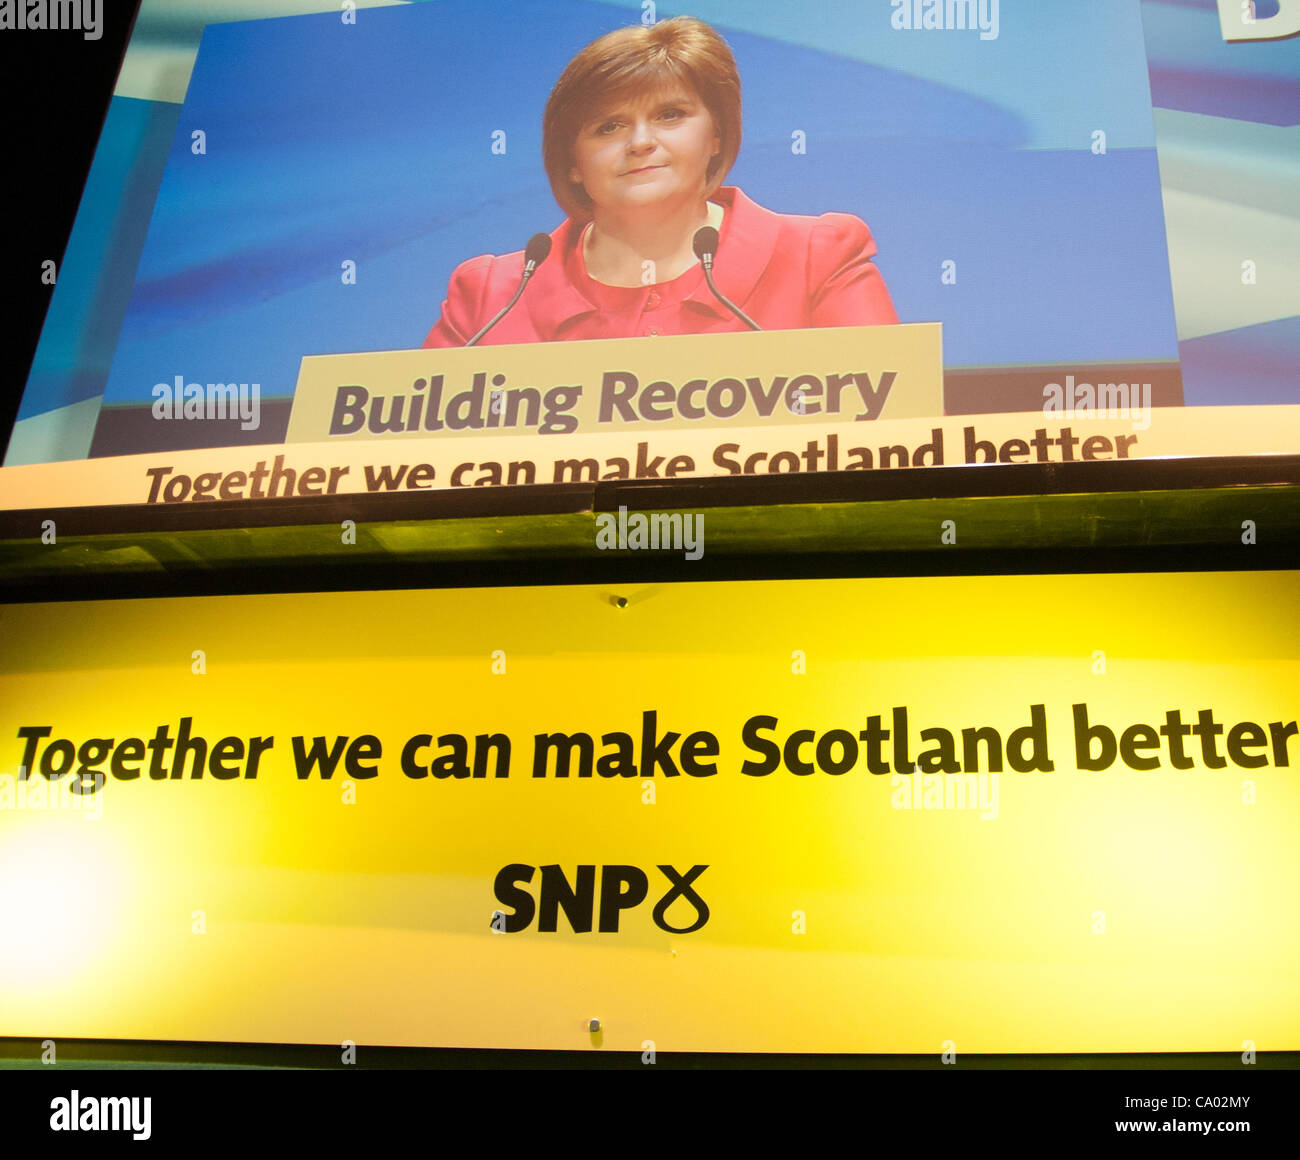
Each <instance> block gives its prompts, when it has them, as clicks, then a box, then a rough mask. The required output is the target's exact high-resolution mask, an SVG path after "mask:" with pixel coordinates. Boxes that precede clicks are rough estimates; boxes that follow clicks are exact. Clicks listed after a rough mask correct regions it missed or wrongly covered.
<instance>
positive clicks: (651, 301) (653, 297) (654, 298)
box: [645, 290, 659, 310]
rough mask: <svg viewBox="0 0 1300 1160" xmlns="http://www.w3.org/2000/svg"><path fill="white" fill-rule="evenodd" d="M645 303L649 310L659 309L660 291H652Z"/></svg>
mask: <svg viewBox="0 0 1300 1160" xmlns="http://www.w3.org/2000/svg"><path fill="white" fill-rule="evenodd" d="M645 305H646V309H647V310H657V309H658V308H659V292H658V291H657V290H651V291H650V297H649V298H647V299H646V300H645Z"/></svg>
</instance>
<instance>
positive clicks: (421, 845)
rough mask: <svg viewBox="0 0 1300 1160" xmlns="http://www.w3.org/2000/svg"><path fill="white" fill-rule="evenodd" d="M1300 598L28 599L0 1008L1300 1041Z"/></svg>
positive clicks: (805, 1033) (5, 671) (19, 639)
mask: <svg viewBox="0 0 1300 1160" xmlns="http://www.w3.org/2000/svg"><path fill="white" fill-rule="evenodd" d="M1298 582H1300V575H1297V574H1295V573H1288V574H1282V573H1256V574H1250V573H1230V574H1202V575H1168V576H1164V575H1134V576H1113V575H1099V576H1074V577H1072V576H1023V577H1022V576H1009V577H987V578H980V577H963V578H929V579H924V578H923V579H905V580H888V579H882V580H822V581H811V582H763V583H727V584H668V585H663V584H656V585H650V586H632V587H627V588H620V589H617V590H614V589H610V588H606V587H599V586H592V587H556V588H535V587H534V588H520V589H489V590H477V591H474V590H465V591H441V592H414V591H412V592H377V593H339V594H325V595H303V594H292V595H283V596H257V597H238V598H233V597H232V598H203V599H189V600H144V601H120V602H96V603H90V604H43V605H23V606H10V607H7V608H5V609H4V610H2V611H0V615H2V616H3V629H4V635H5V640H6V646H5V648H4V650H3V651H2V652H0V774H3V777H0V880H2V881H3V883H4V889H3V890H2V891H0V1027H3V1028H4V1030H5V1033H6V1034H9V1035H16V1036H35V1037H41V1038H43V1037H56V1038H57V1037H66V1036H75V1037H92V1038H100V1037H110V1038H111V1037H124V1038H131V1039H157V1040H187V1039H203V1040H221V1041H236V1042H244V1041H263V1042H287V1043H304V1042H313V1043H340V1044H342V1043H344V1042H346V1041H350V1042H355V1043H360V1044H365V1043H374V1044H395V1045H427V1046H452V1047H471V1046H472V1047H484V1048H566V1049H591V1050H601V1049H605V1050H628V1051H638V1052H642V1053H653V1052H657V1051H669V1052H672V1051H745V1052H869V1053H875V1052H906V1053H926V1054H929V1053H934V1054H936V1055H938V1054H940V1053H943V1052H946V1051H947V1052H953V1053H956V1055H958V1056H960V1055H961V1054H962V1053H985V1052H1067V1053H1073V1052H1176V1051H1198V1052H1204V1051H1233V1052H1240V1051H1243V1050H1246V1049H1247V1048H1246V1047H1245V1046H1244V1045H1247V1044H1249V1045H1250V1046H1251V1047H1252V1048H1253V1049H1257V1050H1260V1051H1268V1050H1295V1049H1297V1048H1298V1047H1300V1005H1297V1003H1296V1000H1295V980H1296V978H1297V977H1300V919H1298V918H1297V916H1298V915H1300V897H1298V896H1297V890H1298V886H1297V884H1298V883H1300V846H1297V844H1296V841H1295V835H1296V833H1297V825H1298V824H1300V783H1298V782H1297V770H1298V769H1300V737H1298V736H1297V726H1296V717H1297V706H1298V697H1297V690H1300V620H1298V618H1297V616H1296V612H1295V608H1296V604H1295V594H1296V591H1297V583H1298ZM618 596H623V597H626V601H627V602H626V605H625V606H624V607H619V606H618V602H617V601H616V599H615V597H618ZM20 767H21V769H25V770H27V771H28V773H29V776H27V777H25V778H23V777H20ZM326 771H329V775H328V776H326ZM75 789H80V790H82V791H83V792H81V793H76V792H74V790H75ZM592 1020H598V1021H599V1030H597V1031H593V1030H591V1028H592V1023H591V1021H592Z"/></svg>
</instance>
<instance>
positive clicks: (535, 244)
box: [465, 234, 551, 346]
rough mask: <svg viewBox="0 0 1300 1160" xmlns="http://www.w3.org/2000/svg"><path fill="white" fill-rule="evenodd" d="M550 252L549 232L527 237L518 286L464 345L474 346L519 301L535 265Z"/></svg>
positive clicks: (543, 259) (542, 260) (539, 263)
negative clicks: (522, 269)
mask: <svg viewBox="0 0 1300 1160" xmlns="http://www.w3.org/2000/svg"><path fill="white" fill-rule="evenodd" d="M550 252H551V238H550V235H549V234H534V235H533V236H532V237H531V238H529V239H528V246H527V247H526V248H525V250H524V276H523V278H522V279H520V282H519V287H518V289H517V290H515V293H514V297H513V298H511V299H510V301H509V302H507V303H506V304H505V305H504V306H503V307H501V309H500V310H498V311H497V312H496V313H495V314H494V315H493V316H492V317H491V318H490V319H489V320H488V323H487V325H486V326H484V327H483V329H482V330H480V331H479V332H478V334H476V335H475V336H474V337H473V338H471V339H470V340H469V342H467V343H466V344H465V345H466V346H475V345H476V344H477V343H478V340H479V339H480V338H482V337H483V336H484V335H485V334H487V332H488V331H489V330H491V329H492V328H493V327H494V326H495V325H496V324H497V323H498V322H500V321H501V320H502V319H503V318H504V317H505V316H506V315H507V314H509V313H510V308H511V307H512V306H514V304H515V303H516V302H518V301H519V295H520V294H522V293H523V292H524V287H525V286H527V285H528V279H529V278H531V277H532V276H533V274H534V273H536V271H537V267H538V266H540V265H541V264H542V263H543V262H545V261H546V258H547V256H548V255H549V254H550Z"/></svg>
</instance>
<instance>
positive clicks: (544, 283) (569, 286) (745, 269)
mask: <svg viewBox="0 0 1300 1160" xmlns="http://www.w3.org/2000/svg"><path fill="white" fill-rule="evenodd" d="M710 200H712V201H716V202H717V203H718V204H719V205H721V206H722V207H723V209H724V210H725V211H726V216H725V217H724V218H723V220H722V230H721V234H720V237H719V240H718V253H717V256H716V259H715V261H714V273H713V280H714V282H715V283H716V284H717V287H718V289H719V290H721V291H722V293H723V294H725V295H726V296H727V297H728V298H730V299H731V300H732V301H733V302H734V303H736V304H737V305H738V306H742V307H743V306H744V305H745V303H746V302H747V301H748V299H749V296H750V295H751V294H752V293H753V292H754V288H755V287H756V286H757V285H758V283H759V280H760V279H761V278H762V276H763V272H764V271H765V270H766V269H767V266H768V263H769V262H770V261H771V258H772V255H773V253H774V252H775V250H776V240H777V234H778V233H779V231H780V223H779V221H778V218H777V215H776V214H773V213H771V212H770V211H768V210H765V209H763V207H762V206H760V205H757V204H756V203H755V202H753V201H751V200H750V199H749V198H748V197H746V196H745V195H744V194H743V193H742V192H741V191H740V190H739V189H738V188H736V187H735V186H731V185H724V186H721V187H720V188H719V189H718V190H717V191H716V192H715V193H714V194H713V196H712V198H711V199H710ZM585 224H586V223H585V222H584V223H582V224H581V225H580V224H578V223H575V222H574V221H573V220H572V219H571V218H569V219H566V220H565V221H564V223H563V224H562V225H561V226H560V227H559V228H558V229H557V230H555V232H554V233H552V234H551V257H550V260H549V261H547V262H546V263H544V264H543V265H542V267H541V268H540V269H539V270H538V271H537V273H536V274H535V275H534V276H533V279H532V284H531V285H530V286H529V287H528V289H527V291H525V293H524V299H525V300H526V302H527V305H528V314H529V317H530V318H531V319H532V320H533V326H534V328H535V329H536V331H537V333H538V334H547V335H553V334H556V333H557V332H558V331H559V329H560V328H561V327H562V326H563V325H565V324H566V323H568V322H570V321H572V320H573V319H576V318H579V317H581V316H583V315H587V314H595V313H596V312H597V311H598V309H599V307H597V306H596V304H595V303H593V302H590V301H589V300H588V299H587V298H586V297H585V296H584V295H583V293H582V292H581V291H580V290H579V289H578V288H577V287H576V286H574V285H573V283H572V282H570V280H569V278H568V275H567V274H566V272H565V267H566V264H567V258H568V255H569V249H570V247H572V246H574V245H576V244H577V242H578V239H579V238H580V237H581V235H582V226H583V225H585ZM683 302H684V303H689V304H690V305H691V306H692V307H693V308H694V309H697V310H700V311H703V312H704V313H706V314H710V315H713V316H715V317H717V318H729V317H731V311H729V310H728V309H727V308H726V307H725V306H723V305H722V303H721V302H719V301H718V300H717V299H716V298H715V297H714V296H713V294H712V293H711V292H710V290H709V287H708V284H707V283H706V282H705V281H704V280H703V279H701V281H700V284H699V286H698V287H697V288H696V289H695V290H694V291H693V292H692V293H690V294H689V295H687V296H686V298H685V299H683Z"/></svg>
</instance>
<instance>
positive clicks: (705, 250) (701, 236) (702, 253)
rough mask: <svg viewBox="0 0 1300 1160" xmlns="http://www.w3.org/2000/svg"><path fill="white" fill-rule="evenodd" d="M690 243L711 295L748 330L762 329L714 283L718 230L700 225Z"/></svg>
mask: <svg viewBox="0 0 1300 1160" xmlns="http://www.w3.org/2000/svg"><path fill="white" fill-rule="evenodd" d="M691 244H692V245H693V246H694V248H695V256H696V257H697V258H699V260H700V265H702V266H703V267H704V280H705V281H706V282H707V283H708V284H709V289H710V290H712V291H713V296H714V297H715V298H716V299H717V300H718V301H719V302H721V303H722V305H723V306H725V307H726V308H727V309H728V310H730V311H731V313H732V314H734V315H735V316H736V317H737V318H739V319H740V321H741V322H743V323H744V324H745V325H746V326H748V327H749V329H750V330H762V329H763V328H762V327H761V326H759V325H758V323H757V322H755V321H754V320H753V319H752V318H750V317H749V315H748V314H746V313H745V312H744V311H743V310H741V308H740V307H739V306H737V305H736V304H735V303H734V302H732V301H731V299H730V298H728V297H727V296H726V295H725V294H724V293H723V292H722V291H721V290H719V289H718V287H717V286H716V285H715V284H714V281H713V255H714V254H716V253H717V252H718V231H717V230H715V229H714V228H713V227H712V226H701V227H700V228H699V229H698V230H696V231H695V238H694V240H693V241H692V243H691Z"/></svg>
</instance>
